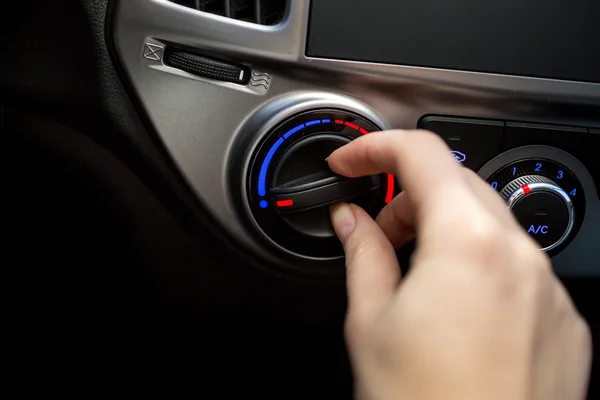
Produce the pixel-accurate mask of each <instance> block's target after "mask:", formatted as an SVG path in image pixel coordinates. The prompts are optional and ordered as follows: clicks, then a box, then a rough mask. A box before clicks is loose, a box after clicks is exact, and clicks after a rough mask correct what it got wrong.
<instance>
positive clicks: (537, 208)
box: [500, 175, 575, 251]
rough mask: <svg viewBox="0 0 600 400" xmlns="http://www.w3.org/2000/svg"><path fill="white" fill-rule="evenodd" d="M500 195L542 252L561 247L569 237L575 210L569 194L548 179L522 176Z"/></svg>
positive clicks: (537, 176) (507, 186) (508, 185)
mask: <svg viewBox="0 0 600 400" xmlns="http://www.w3.org/2000/svg"><path fill="white" fill-rule="evenodd" d="M500 195H501V196H502V197H503V198H504V200H505V201H506V202H507V204H508V207H509V208H510V210H511V211H512V212H513V214H514V215H515V217H516V218H517V220H518V221H519V223H520V224H521V226H522V227H523V228H524V229H525V230H526V231H527V233H528V234H529V235H530V236H531V237H532V238H533V239H535V240H536V241H537V242H538V243H539V245H540V247H541V248H542V250H545V251H550V250H552V249H554V248H556V247H558V246H560V245H561V244H562V243H563V242H565V240H567V238H568V237H569V235H570V234H571V231H572V230H573V225H574V223H575V206H574V204H573V201H572V200H571V197H570V196H569V194H568V193H567V192H566V191H565V190H564V189H563V188H562V187H560V186H559V185H557V184H556V183H555V182H554V181H552V180H551V179H549V178H546V177H544V176H541V175H524V176H521V177H519V178H516V179H514V180H512V181H511V182H509V183H508V184H507V185H506V186H505V187H504V188H503V189H502V190H501V191H500Z"/></svg>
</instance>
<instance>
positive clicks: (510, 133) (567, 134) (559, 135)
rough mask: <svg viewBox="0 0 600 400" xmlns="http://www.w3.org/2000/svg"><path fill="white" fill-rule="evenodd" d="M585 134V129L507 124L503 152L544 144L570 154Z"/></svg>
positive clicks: (517, 123)
mask: <svg viewBox="0 0 600 400" xmlns="http://www.w3.org/2000/svg"><path fill="white" fill-rule="evenodd" d="M587 133H588V132H587V129H585V128H578V127H569V126H554V125H540V124H527V123H519V122H507V123H506V133H505V135H504V150H510V149H514V148H516V147H521V146H527V145H538V144H544V145H546V146H553V147H558V148H560V149H563V150H565V151H569V152H570V151H572V149H573V148H574V147H575V146H576V145H577V142H578V141H580V140H582V139H584V138H585V136H586V135H587Z"/></svg>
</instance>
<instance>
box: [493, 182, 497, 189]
mask: <svg viewBox="0 0 600 400" xmlns="http://www.w3.org/2000/svg"><path fill="white" fill-rule="evenodd" d="M492 189H494V190H498V182H492Z"/></svg>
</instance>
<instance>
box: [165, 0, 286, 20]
mask: <svg viewBox="0 0 600 400" xmlns="http://www.w3.org/2000/svg"><path fill="white" fill-rule="evenodd" d="M171 1H172V2H173V3H177V4H179V5H182V6H185V7H189V8H193V9H196V10H199V11H204V12H207V13H210V14H215V15H221V16H224V17H228V18H233V19H237V20H238V21H246V22H252V23H255V24H261V25H276V24H278V23H280V22H281V21H282V20H283V17H284V15H285V7H286V3H287V0H171Z"/></svg>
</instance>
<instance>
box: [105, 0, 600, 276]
mask: <svg viewBox="0 0 600 400" xmlns="http://www.w3.org/2000/svg"><path fill="white" fill-rule="evenodd" d="M289 4H290V6H289V9H288V12H287V15H286V17H285V19H284V21H283V22H282V23H281V24H279V25H276V26H261V25H256V24H252V23H246V22H240V21H236V20H232V19H228V18H224V17H219V16H215V15H212V14H208V13H203V12H200V11H196V10H193V9H190V8H186V7H183V6H179V5H177V4H175V3H172V2H170V1H168V0H121V1H118V2H117V3H116V7H115V10H114V15H113V17H114V21H113V27H114V32H113V33H114V35H113V39H114V44H115V47H116V53H117V54H118V57H119V61H120V62H121V64H122V66H123V69H124V71H125V73H126V75H127V78H128V79H129V81H130V83H131V86H132V88H133V90H134V94H135V96H136V97H137V99H139V102H140V105H141V106H142V108H143V110H144V111H145V114H146V115H147V117H148V119H149V122H150V123H151V125H152V126H153V128H154V129H155V131H156V132H157V133H158V136H159V137H160V139H161V141H162V143H163V145H164V147H165V149H166V150H167V152H168V154H169V155H170V156H171V158H172V159H173V160H174V162H175V164H176V165H177V167H178V168H179V170H180V172H181V174H182V176H183V177H184V178H185V180H186V181H187V183H188V184H189V186H190V187H191V188H192V189H193V191H194V192H195V193H196V195H197V197H198V199H199V201H200V202H201V203H202V204H203V206H204V207H205V208H206V210H207V211H208V212H210V213H211V214H212V215H213V216H214V217H215V218H216V220H217V221H218V222H219V224H220V225H221V226H222V227H223V228H224V230H225V231H226V232H227V233H228V234H229V235H230V236H232V237H234V238H236V239H237V240H238V242H239V243H240V244H241V245H243V246H245V247H247V248H248V249H250V250H252V251H254V252H256V253H259V254H262V255H263V256H264V257H265V258H266V259H268V260H270V261H272V262H279V263H280V262H283V261H282V260H281V258H280V257H278V256H277V255H274V254H271V253H270V252H269V251H268V250H267V249H265V248H264V247H263V246H262V244H260V243H258V241H257V240H256V238H255V237H254V236H256V235H254V234H253V232H250V231H248V230H247V229H246V228H245V226H244V225H243V223H242V222H241V221H240V218H239V215H238V213H237V212H236V209H235V207H234V206H233V205H232V204H231V190H230V187H231V185H232V184H234V182H232V181H231V171H230V161H231V155H232V151H233V148H234V146H235V144H236V143H237V142H238V141H239V138H240V137H243V136H247V135H249V133H248V131H247V130H245V129H244V126H247V123H248V121H249V120H250V119H251V118H252V116H253V115H255V114H256V113H257V112H258V111H260V110H268V109H269V107H270V105H272V104H274V103H276V102H277V101H278V99H281V98H285V97H289V96H294V95H296V94H302V93H311V92H312V93H314V92H319V93H324V92H328V93H332V94H339V95H342V96H346V97H350V98H353V99H355V100H356V101H357V102H359V103H361V104H364V105H365V107H367V108H368V109H371V110H376V111H377V115H378V116H379V117H380V118H381V120H382V121H385V123H386V125H387V126H389V127H391V128H397V129H412V128H415V127H416V126H417V123H418V121H419V119H420V118H421V117H422V116H423V115H425V114H440V115H458V116H464V117H479V118H493V119H506V120H508V119H510V120H515V121H535V122H540V123H559V124H563V125H574V126H577V125H583V126H590V125H591V126H592V127H594V126H595V127H600V84H591V83H581V82H569V81H558V80H550V79H541V78H529V77H517V76H507V75H496V74H484V73H476V72H465V71H450V70H440V69H433V68H421V67H409V66H401V65H386V64H373V63H365V62H357V61H343V60H330V59H315V58H309V57H306V56H305V43H306V35H307V27H308V20H309V12H310V10H309V7H310V1H309V0H291V1H290V3H289ZM147 42H151V43H161V44H165V45H177V46H182V47H184V48H189V49H195V50H196V51H198V52H200V53H203V54H208V55H212V56H214V57H215V58H222V59H225V60H232V61H236V62H241V63H244V64H246V65H249V66H251V67H252V69H253V70H254V69H256V70H258V71H261V72H264V73H267V74H269V76H270V77H271V80H270V84H269V85H268V90H267V89H265V90H262V89H264V88H262V87H261V89H260V90H259V91H257V90H256V88H251V87H250V86H247V87H241V88H240V87H234V86H231V85H225V84H219V83H215V82H213V81H210V80H203V79H198V78H195V77H191V76H187V75H185V74H181V73H176V72H175V71H170V70H166V69H165V68H163V67H162V66H161V64H160V63H156V62H152V61H150V60H147V59H144V58H143V51H144V46H145V43H147ZM575 104H577V105H586V106H587V107H581V108H577V109H576V110H575V111H574V110H573V108H572V106H573V105H575ZM595 251H596V253H595V254H596V257H597V258H596V259H597V260H600V255H598V254H597V251H598V250H595ZM562 254H564V253H561V255H562ZM559 258H560V255H559ZM558 262H559V263H560V262H562V261H561V260H560V259H559V261H558ZM584 264H586V262H585V260H584ZM589 264H590V261H588V262H587V264H586V265H589Z"/></svg>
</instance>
